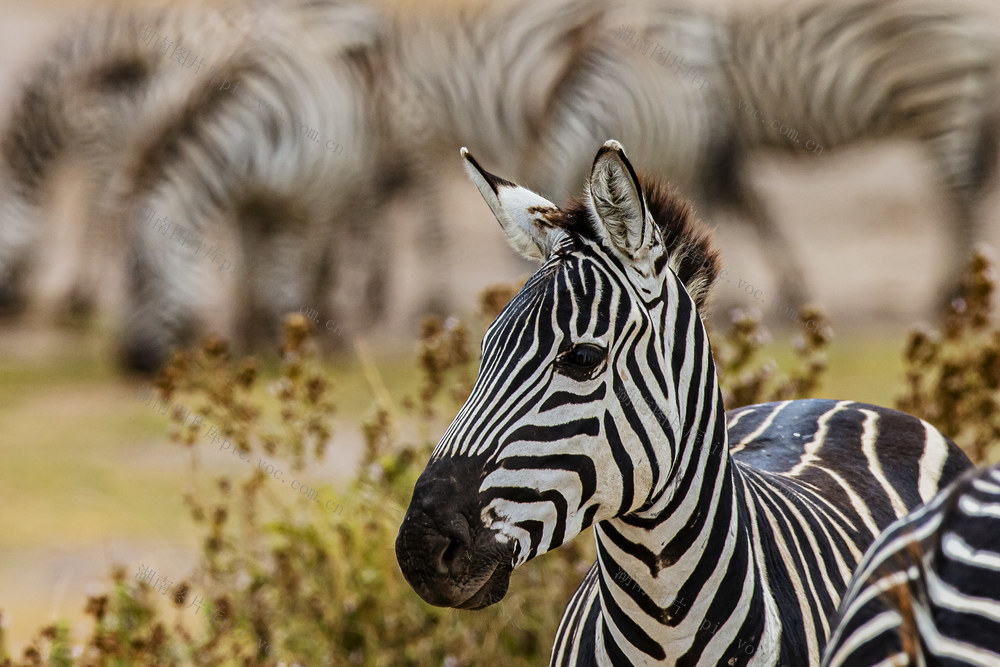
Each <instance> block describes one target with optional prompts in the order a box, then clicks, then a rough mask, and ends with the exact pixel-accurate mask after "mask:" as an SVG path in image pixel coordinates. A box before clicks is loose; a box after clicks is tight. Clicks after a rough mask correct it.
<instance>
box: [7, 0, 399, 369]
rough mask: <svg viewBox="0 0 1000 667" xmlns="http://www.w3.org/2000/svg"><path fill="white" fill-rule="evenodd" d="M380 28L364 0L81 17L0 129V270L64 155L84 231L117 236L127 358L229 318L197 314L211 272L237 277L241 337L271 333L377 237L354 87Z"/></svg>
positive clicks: (317, 297)
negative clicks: (71, 167)
mask: <svg viewBox="0 0 1000 667" xmlns="http://www.w3.org/2000/svg"><path fill="white" fill-rule="evenodd" d="M320 17H321V18H322V20H318V19H319V18H320ZM380 29H381V19H380V18H379V14H378V12H376V10H374V9H372V8H367V7H366V6H364V5H362V4H359V3H351V2H336V1H333V0H331V1H329V2H325V3H322V7H320V6H318V5H317V4H316V3H312V2H305V1H302V2H299V1H298V0H288V1H287V2H285V3H281V4H279V5H271V4H269V3H263V2H260V3H249V4H247V3H240V4H238V5H232V6H224V7H219V8H216V7H211V6H198V5H194V6H185V7H181V8H177V7H153V8H143V9H136V10H131V9H121V8H112V9H107V10H103V11H98V12H96V13H91V14H88V15H86V16H85V17H84V18H83V20H82V21H80V22H78V23H74V24H73V29H72V30H67V31H66V33H65V35H64V37H65V38H66V39H63V40H60V42H59V44H60V45H61V46H60V47H59V48H57V49H56V51H55V53H54V54H53V55H52V56H51V57H50V58H48V59H47V60H46V62H45V63H43V64H42V66H41V67H39V68H36V70H35V71H34V73H33V74H32V75H31V76H30V77H29V79H28V81H27V82H26V84H25V87H24V89H23V91H22V94H21V97H20V100H19V104H18V106H17V108H16V111H15V114H14V117H13V119H12V121H11V123H10V125H9V127H8V129H7V131H6V134H5V136H4V138H3V141H2V146H3V149H4V151H3V156H4V160H3V164H2V165H0V169H2V170H4V171H7V172H9V173H12V174H18V175H19V176H18V177H17V178H12V179H10V181H9V182H10V183H12V184H13V185H14V187H12V188H11V189H10V190H11V191H10V192H6V193H3V195H4V196H2V197H0V206H3V207H4V210H5V211H7V212H11V211H13V212H15V213H16V215H11V214H8V215H5V216H4V217H3V219H2V220H0V275H7V276H11V277H14V276H19V275H23V274H24V273H26V271H25V268H26V266H27V262H26V261H25V258H28V259H30V258H31V255H32V253H31V252H30V251H31V250H32V249H33V248H34V247H37V246H38V245H39V244H40V243H41V240H42V230H43V227H44V226H43V224H42V217H43V216H42V211H41V206H40V202H41V199H42V195H41V193H42V192H43V188H44V187H45V185H46V184H47V181H48V180H49V179H50V178H51V173H52V172H53V170H54V166H55V164H56V163H57V162H58V160H59V159H60V158H64V157H67V156H68V157H70V158H72V159H75V160H77V161H79V162H81V163H82V164H83V165H84V166H85V168H86V172H87V173H88V174H89V179H90V181H91V182H92V188H91V189H92V191H93V193H94V196H93V201H92V207H91V210H90V211H88V213H87V215H86V216H85V220H84V224H85V225H86V226H87V228H88V229H87V232H88V234H89V235H90V236H91V237H99V238H100V239H101V241H102V243H101V244H98V246H101V245H103V246H107V245H113V246H114V247H118V246H124V247H125V252H124V257H123V258H122V259H123V263H124V268H125V279H126V295H125V304H124V307H123V308H122V310H123V311H124V314H123V316H122V318H121V319H122V322H121V324H120V325H119V328H120V329H121V343H120V347H121V359H122V361H123V362H124V365H125V366H126V367H127V368H129V369H133V370H139V371H152V370H155V369H157V368H158V367H159V366H160V365H161V364H162V362H163V361H164V360H165V358H166V356H167V354H168V353H169V350H170V348H171V347H172V346H175V345H179V344H183V343H186V342H189V341H190V340H191V339H192V338H193V336H194V335H195V334H196V333H197V332H198V331H201V330H203V329H205V328H207V327H208V326H215V327H217V328H225V326H226V322H225V320H223V321H222V322H221V323H220V322H219V320H218V318H216V320H215V321H214V322H210V319H209V318H210V315H209V310H210V303H211V299H212V298H213V297H214V298H216V299H217V298H218V297H217V295H216V294H214V293H213V291H212V289H211V286H213V285H219V284H225V283H227V282H228V283H229V284H230V289H231V291H235V292H236V296H235V298H231V299H230V301H235V302H236V304H237V307H236V308H235V310H236V314H235V318H236V322H235V323H234V324H233V325H232V329H234V330H235V333H236V335H237V336H238V337H239V342H240V343H241V346H242V347H248V346H249V345H250V344H251V343H252V342H261V340H262V339H266V338H273V337H276V335H277V331H278V319H279V316H280V315H281V314H282V313H284V312H287V311H290V310H295V309H299V308H300V307H303V306H308V307H309V308H312V309H318V310H322V311H326V310H327V308H326V305H327V304H326V299H327V296H328V295H327V290H326V289H325V287H324V286H325V284H326V282H327V281H328V280H329V279H330V278H331V276H333V275H338V274H340V275H341V276H343V275H344V274H349V273H350V272H349V271H347V269H346V266H347V264H348V262H349V261H350V260H351V259H353V260H361V261H362V262H363V261H364V260H365V258H366V257H369V256H371V255H373V254H377V253H378V250H377V249H378V247H379V245H380V244H378V243H370V242H369V240H370V239H371V238H373V236H374V235H373V233H372V232H370V231H369V230H368V229H367V225H365V224H363V223H362V221H364V220H367V219H368V218H369V216H367V215H365V214H364V213H362V211H364V210H365V206H366V205H369V204H370V202H371V201H372V200H374V199H375V197H374V192H375V191H376V186H375V184H374V183H373V182H372V181H373V179H374V176H373V170H374V168H375V166H374V164H371V162H370V160H368V159H367V155H366V154H365V153H364V152H363V151H364V149H366V148H368V146H367V143H366V142H367V139H368V138H369V136H370V134H371V131H370V128H369V122H368V120H367V119H368V117H369V116H371V115H372V114H371V95H368V94H363V93H361V92H359V89H361V88H365V87H368V86H370V85H371V81H370V78H371V77H370V73H369V72H368V70H369V69H370V66H369V65H368V64H367V63H366V58H367V55H366V50H369V49H371V48H372V46H373V45H374V44H375V43H376V42H377V41H378V40H379V39H380V32H379V31H380ZM181 53H183V54H184V58H183V60H184V61H183V62H182V61H181V60H180V59H179V54H181ZM338 220H344V221H345V222H343V223H341V224H339V225H337V226H333V225H331V224H329V223H330V221H338ZM229 221H233V222H235V223H236V225H235V227H236V229H235V232H236V233H235V234H233V233H232V232H231V231H230V230H231V229H232V227H230V226H227V225H224V224H222V223H225V222H229ZM227 231H230V234H229V236H230V237H233V236H235V237H236V238H235V240H232V239H231V238H230V240H229V243H228V244H227V243H225V240H226V239H225V236H223V235H224V234H225V233H226V232H227ZM213 234H214V236H213ZM219 236H223V238H222V239H221V240H220V239H219ZM375 238H377V237H375ZM109 241H113V242H114V243H110V242H109ZM334 241H336V243H334ZM101 250H103V251H104V252H103V253H102V252H100V251H101ZM90 254H91V255H94V256H95V257H97V256H100V255H102V254H103V255H105V256H106V255H108V254H109V252H108V251H107V248H102V247H98V248H94V249H91V250H90ZM105 263H106V260H105V259H104V257H100V258H99V259H93V258H92V261H91V262H90V263H89V264H88V266H89V268H90V270H92V271H97V272H99V271H100V270H102V269H103V268H104V264H105ZM335 264H336V265H335ZM233 276H238V277H233ZM95 282H96V280H93V279H88V277H87V276H84V277H82V278H80V279H78V280H77V281H76V284H75V286H73V289H75V290H77V291H82V292H84V293H88V292H92V291H93V287H92V286H93V283H95ZM346 282H347V287H346V288H345V290H346V291H348V292H351V293H352V294H354V295H356V294H357V293H358V291H359V290H358V289H357V286H356V285H351V284H350V282H349V281H346ZM81 284H82V285H81ZM11 285H12V289H11V294H10V298H9V300H10V301H14V300H16V298H15V297H16V296H19V293H20V292H22V291H23V288H22V287H21V284H18V283H17V282H15V281H11ZM15 285H16V287H15ZM361 287H362V288H364V287H365V285H362V286H361ZM216 291H218V290H216ZM341 298H342V300H347V298H346V297H341ZM338 319H339V318H338ZM220 325H221V326H220Z"/></svg>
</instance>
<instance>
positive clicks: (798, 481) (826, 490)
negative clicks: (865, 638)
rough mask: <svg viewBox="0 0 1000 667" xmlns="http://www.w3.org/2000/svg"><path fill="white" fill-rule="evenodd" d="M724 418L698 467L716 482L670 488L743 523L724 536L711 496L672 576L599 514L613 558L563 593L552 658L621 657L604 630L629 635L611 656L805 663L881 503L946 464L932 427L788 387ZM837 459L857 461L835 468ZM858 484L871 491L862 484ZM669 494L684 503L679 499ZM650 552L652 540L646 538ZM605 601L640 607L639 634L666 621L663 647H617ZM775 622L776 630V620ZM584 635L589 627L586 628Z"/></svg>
mask: <svg viewBox="0 0 1000 667" xmlns="http://www.w3.org/2000/svg"><path fill="white" fill-rule="evenodd" d="M727 422H728V429H727V430H728V441H729V451H730V453H731V461H728V460H727V462H726V463H727V464H728V468H729V469H728V473H727V471H726V470H725V469H724V468H723V467H720V468H719V469H718V470H717V471H709V470H704V471H703V474H704V475H705V476H707V477H708V478H709V479H714V480H716V481H715V482H714V483H713V484H703V485H702V486H701V488H700V489H697V488H693V489H689V488H688V487H680V488H678V490H677V494H678V495H679V496H680V497H681V498H684V497H685V494H686V493H691V494H696V495H695V497H696V500H693V501H690V502H692V503H693V504H696V505H697V506H698V507H708V508H711V507H712V505H713V503H712V498H713V497H719V496H720V495H721V496H722V498H726V499H731V505H730V507H731V508H738V510H737V511H735V512H733V510H732V509H730V510H729V512H732V513H733V514H735V515H737V516H739V515H745V516H746V517H747V518H748V519H749V521H748V523H747V524H746V525H742V526H740V527H739V530H740V532H739V533H738V534H737V535H736V536H732V537H729V536H725V537H724V536H722V535H721V534H725V533H727V532H728V531H730V530H732V524H733V523H734V522H735V521H734V518H733V516H732V515H731V514H730V515H727V514H726V513H720V512H719V511H718V510H716V511H715V512H713V511H712V510H711V509H710V510H708V512H707V514H706V516H705V517H704V518H701V517H697V518H695V519H694V520H695V521H697V522H698V524H699V526H702V525H704V524H711V523H715V522H717V524H716V525H715V527H714V530H712V531H711V532H710V531H709V529H708V527H701V528H700V530H697V531H695V532H696V533H697V538H696V539H697V541H698V542H704V543H706V544H708V545H711V544H713V543H714V544H715V545H717V548H716V549H714V550H713V549H709V548H706V549H705V550H704V551H702V552H700V553H698V554H697V563H696V564H695V566H694V567H693V568H692V569H691V571H690V572H689V573H685V574H686V578H685V577H681V582H678V581H677V579H675V578H674V577H671V576H668V575H667V574H666V572H664V573H663V574H661V575H660V576H659V577H653V576H651V575H650V574H649V570H648V564H647V563H645V562H632V560H631V559H628V558H627V557H623V556H624V553H623V552H621V551H619V550H618V549H616V545H615V544H614V542H615V540H614V539H610V540H609V537H608V535H607V534H606V532H605V530H603V529H602V526H601V525H600V524H598V525H597V526H596V527H595V536H596V539H597V541H598V552H599V553H600V554H607V555H608V556H609V557H610V558H609V559H608V562H609V563H613V565H612V566H606V567H605V568H604V571H603V572H602V571H601V570H600V566H599V565H598V564H595V565H594V566H593V568H592V570H591V573H589V574H588V576H587V577H586V578H585V579H584V582H583V583H582V584H581V586H580V588H579V589H578V590H577V592H576V594H575V595H574V597H573V599H572V600H571V601H570V603H569V604H568V605H567V613H566V615H565V616H564V618H563V621H562V623H561V625H560V629H559V632H558V634H557V638H556V644H555V647H554V649H553V654H552V664H560V665H572V664H593V663H595V662H597V663H599V662H600V657H601V656H602V655H603V654H605V653H607V654H608V655H610V656H611V657H612V663H613V664H623V663H619V662H617V661H616V660H615V657H616V654H615V652H614V649H613V648H612V649H611V650H610V651H609V650H608V649H609V643H607V642H605V643H604V644H603V646H602V641H601V640H602V639H604V637H605V636H606V635H608V634H611V635H612V637H613V641H612V642H611V643H610V644H611V646H615V645H617V646H618V648H619V649H621V648H623V646H622V645H623V644H624V647H625V648H626V651H622V652H621V653H620V654H617V657H618V658H619V659H628V660H631V661H632V662H633V664H638V663H641V662H645V661H650V660H657V661H665V660H666V661H669V662H676V663H678V664H684V663H685V662H687V661H690V662H692V663H694V662H697V663H699V664H706V665H709V664H719V665H725V664H730V663H729V661H730V660H731V659H734V660H735V661H734V662H733V663H731V664H747V662H748V661H749V660H751V659H754V658H756V659H757V660H759V661H762V663H761V664H774V665H805V664H816V663H818V662H819V657H820V652H821V650H822V647H823V644H824V642H825V638H826V637H828V636H829V635H830V631H831V627H832V620H831V619H832V618H833V616H834V612H835V611H836V608H837V604H838V602H839V600H840V596H841V594H842V592H843V591H844V590H845V588H846V587H847V583H848V581H849V580H850V578H851V575H852V574H853V571H854V567H855V566H856V564H857V562H858V560H859V559H860V557H861V555H862V552H863V549H864V546H865V545H866V544H868V543H870V542H871V541H872V539H873V538H874V537H875V536H876V535H877V534H878V533H879V531H880V530H881V528H882V527H884V526H883V525H882V522H884V521H885V519H882V520H881V521H880V520H879V517H895V516H899V515H900V514H901V513H905V512H906V511H907V510H908V509H909V508H912V507H916V506H918V505H920V504H921V503H923V502H925V501H926V500H927V499H928V498H929V497H930V496H929V495H928V496H926V497H925V496H924V495H921V490H922V491H923V493H924V494H933V490H934V489H936V488H937V487H938V484H939V483H940V481H941V480H942V479H950V478H952V477H954V475H955V472H956V468H955V467H950V468H949V469H948V470H944V469H943V466H944V465H945V464H946V461H947V459H946V458H945V457H943V456H937V455H935V452H936V453H938V454H940V453H943V451H945V450H944V449H943V448H942V447H940V446H938V443H939V442H942V441H941V440H940V439H941V436H940V434H939V433H938V432H937V431H936V430H934V429H933V428H932V427H931V426H929V425H928V424H926V423H925V422H922V421H920V420H917V419H914V418H913V417H909V416H908V415H904V414H901V413H898V412H896V411H893V410H888V409H885V408H880V407H877V406H873V405H866V404H859V403H852V402H850V401H832V400H800V401H786V402H782V403H772V404H766V405H755V406H749V407H746V408H739V409H736V410H731V411H729V412H728V413H727ZM935 441H937V442H935ZM907 449H909V450H910V451H909V452H907V451H906V450H907ZM927 454H930V456H927ZM909 457H912V458H910V460H911V461H912V462H913V469H911V470H905V471H901V470H893V469H892V468H888V466H887V465H886V464H887V463H889V462H891V460H892V459H894V458H902V459H907V458H909ZM880 459H885V460H884V461H882V460H880ZM845 461H865V462H866V463H867V465H866V466H864V467H860V466H855V467H853V468H851V467H847V468H846V469H845V467H844V465H843V463H844V462H845ZM893 464H894V465H895V466H898V463H895V462H893ZM887 468H888V473H887V472H886V469H887ZM900 473H902V474H900ZM914 479H916V480H917V484H916V485H914V484H913V483H912V482H913V480H914ZM720 480H724V481H720ZM864 489H877V490H878V491H879V492H880V494H879V495H867V494H865V495H862V493H863V490H864ZM720 504H721V503H720ZM675 507H676V509H683V508H682V506H681V504H680V500H679V499H678V500H675ZM669 509H673V510H674V511H676V509H674V508H669ZM671 513H672V512H671ZM681 514H682V516H683V517H691V514H692V513H691V512H690V511H688V512H683V511H682V512H681ZM673 521H677V519H673ZM616 528H617V527H616ZM616 532H621V533H622V534H624V535H629V536H631V535H633V534H635V531H629V532H628V533H625V532H624V531H622V530H621V529H619V530H618V531H616ZM639 534H641V533H639ZM612 535H613V533H612ZM691 537H694V536H693V535H692V536H691ZM727 537H728V539H727ZM693 541H695V540H693V539H690V538H688V539H685V536H684V531H681V532H678V533H671V534H669V535H667V536H663V535H655V534H654V535H651V536H649V537H645V538H644V539H643V542H644V543H645V544H646V545H647V546H651V545H655V544H660V543H664V542H665V543H666V544H667V547H665V548H664V549H663V551H664V552H666V551H668V550H669V548H670V544H671V542H676V543H680V544H684V543H685V542H688V543H690V542H693ZM762 545H773V546H774V547H776V548H772V549H768V548H762ZM630 549H631V547H630ZM649 553H650V554H654V553H656V549H655V548H649ZM727 561H728V562H727ZM615 568H620V569H619V571H620V572H632V573H635V572H641V573H642V574H641V575H636V579H634V580H633V581H634V582H635V585H634V586H632V587H629V586H623V585H621V584H620V583H619V581H621V580H622V578H621V577H616V576H615ZM671 569H672V568H671ZM609 574H610V575H611V576H608V575H609ZM631 576H632V575H630V577H631ZM661 579H662V583H661ZM640 582H641V583H640ZM663 583H666V584H667V585H666V586H663V585H662V584H663ZM687 590H694V591H695V592H696V595H697V597H692V596H689V595H687V594H686V593H685V592H686V591H687ZM790 593H791V595H790ZM602 596H603V599H602ZM671 596H672V597H671ZM781 601H785V603H786V604H784V605H782V604H780V602H781ZM776 603H777V604H776ZM609 606H613V607H617V608H618V610H620V613H622V614H625V615H626V616H628V617H629V618H630V619H633V620H634V619H636V618H639V619H642V618H643V616H644V615H649V616H651V617H652V618H651V619H650V621H651V622H647V623H648V624H640V627H642V631H643V632H644V633H645V634H646V635H647V636H648V637H650V638H652V637H655V636H657V634H661V633H662V630H661V631H660V632H657V624H659V623H663V624H665V625H667V626H669V627H670V628H671V629H672V630H673V632H672V633H671V635H672V636H671V637H670V639H669V640H667V641H663V640H660V642H659V643H660V645H661V646H663V647H664V650H663V652H656V653H654V654H652V655H650V654H646V655H643V654H640V653H634V652H630V651H627V649H628V648H630V647H628V642H622V641H621V640H620V639H619V637H621V636H622V635H626V634H627V633H626V632H625V628H623V627H622V625H621V624H616V623H614V621H613V619H614V617H615V616H616V612H613V611H612V612H609V611H608V610H607V607H609ZM657 607H659V608H660V609H661V610H665V611H666V612H668V613H667V614H666V615H665V616H666V618H665V619H662V620H661V619H657V618H655V615H653V614H650V609H656V608H657ZM661 613H662V612H661ZM644 620H645V619H644ZM616 626H617V627H616ZM726 626H730V627H729V631H728V632H727V631H726ZM769 626H770V627H769ZM775 626H778V627H780V628H781V630H782V631H781V632H780V633H778V632H775V631H774V628H775ZM768 630H771V632H770V633H768ZM632 636H633V638H634V637H635V636H636V635H632ZM591 637H598V638H600V639H598V640H596V641H593V642H588V641H587V638H591ZM803 640H804V641H803ZM647 646H649V647H650V648H652V645H651V644H647ZM668 647H669V648H668ZM588 649H589V652H588Z"/></svg>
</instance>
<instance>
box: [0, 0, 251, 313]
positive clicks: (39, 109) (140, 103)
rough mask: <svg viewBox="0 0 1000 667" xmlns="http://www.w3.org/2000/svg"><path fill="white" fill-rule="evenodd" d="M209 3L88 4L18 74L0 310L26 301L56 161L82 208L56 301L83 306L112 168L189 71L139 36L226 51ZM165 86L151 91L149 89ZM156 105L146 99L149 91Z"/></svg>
mask: <svg viewBox="0 0 1000 667" xmlns="http://www.w3.org/2000/svg"><path fill="white" fill-rule="evenodd" d="M227 18H231V17H226V16H224V15H223V14H221V13H219V12H216V11H202V12H193V11H190V10H188V9H186V8H185V9H181V8H159V9H155V10H154V9H124V8H121V7H116V8H106V9H102V10H94V11H92V12H89V13H87V14H85V15H84V16H82V17H77V18H75V19H74V20H72V21H70V23H69V25H68V26H67V27H66V28H65V29H64V30H62V31H60V34H59V35H58V37H57V38H56V39H55V40H53V49H52V52H51V54H50V55H48V56H47V57H46V58H44V60H43V61H42V62H41V63H39V64H38V65H37V66H36V67H34V68H33V69H32V70H31V71H30V72H29V73H28V75H27V76H26V78H25V80H24V82H23V84H22V87H21V90H20V92H19V95H18V97H17V98H16V100H15V103H14V106H13V108H12V109H11V111H10V114H9V117H8V118H7V124H6V127H5V129H4V132H3V134H2V136H0V158H2V159H0V308H4V309H9V308H14V307H17V306H23V305H25V302H26V301H27V300H28V294H27V290H28V279H29V274H31V273H32V272H33V271H35V270H37V268H38V267H36V266H33V263H35V262H37V261H38V260H39V255H40V252H39V251H40V245H41V244H42V243H43V237H44V236H49V238H50V240H51V235H52V231H53V230H52V229H51V227H50V226H49V216H50V215H51V209H50V208H49V204H50V203H51V200H52V195H53V194H54V193H53V192H52V191H51V189H52V187H53V186H54V182H55V180H56V179H57V177H58V172H59V170H60V169H61V168H64V167H66V166H67V165H72V166H76V167H77V168H76V169H75V171H74V174H73V175H74V176H76V177H77V178H80V179H83V180H84V181H85V186H86V190H87V196H86V199H87V203H86V205H87V209H88V210H87V211H86V213H85V215H84V216H83V217H84V220H83V224H82V225H81V226H83V227H84V230H82V233H81V234H80V241H81V243H80V247H79V250H80V254H81V256H78V257H75V258H74V260H75V263H76V265H77V266H76V267H75V271H74V273H75V275H73V276H71V278H70V280H68V281H67V282H66V284H64V285H62V286H61V288H62V289H63V290H64V293H63V294H61V295H57V296H56V297H55V299H56V300H57V301H62V302H71V303H75V304H76V307H79V308H83V309H86V308H88V307H89V305H90V302H91V301H92V300H93V298H94V292H95V290H96V281H97V276H96V275H95V265H96V264H99V261H95V256H97V255H99V254H101V252H103V251H105V250H107V247H108V246H109V245H117V242H119V241H120V238H119V237H120V232H121V230H120V229H113V226H112V225H110V224H108V218H109V217H111V215H112V211H113V210H114V202H115V199H114V197H113V196H112V191H113V189H114V186H113V185H112V181H113V175H114V174H115V173H116V171H117V170H118V169H119V168H120V166H121V164H120V163H121V156H122V155H123V153H124V151H125V149H126V147H127V146H128V144H129V141H130V140H131V139H132V138H133V137H134V136H135V135H136V133H138V132H139V131H140V130H139V126H141V125H142V124H143V123H144V122H146V121H147V119H149V118H150V117H151V116H152V117H155V116H157V115H158V114H169V113H171V112H173V111H174V109H175V108H176V105H171V104H170V103H171V102H172V101H173V99H176V98H178V97H180V98H183V95H184V93H183V92H182V90H179V89H182V88H185V87H186V88H191V87H193V86H196V85H198V80H197V75H196V72H197V70H191V69H185V68H184V67H183V66H180V65H178V64H176V63H172V62H171V61H170V60H169V59H168V58H167V57H165V56H164V55H163V54H161V53H160V52H159V50H160V49H161V48H165V45H161V44H159V43H154V42H152V41H151V40H149V39H148V37H147V36H151V35H153V34H180V33H183V34H185V35H187V36H188V39H189V40H190V41H191V42H194V43H198V44H202V45H203V54H204V57H207V58H210V59H212V60H222V59H224V58H227V57H229V55H230V50H231V46H232V43H231V41H226V40H225V39H220V37H219V35H222V36H225V35H229V34H231V32H232V31H231V29H232V27H233V26H232V22H231V21H229V20H227ZM151 88H155V89H156V91H163V92H164V93H166V94H159V95H157V94H155V92H154V91H151ZM153 98H157V99H155V103H154V99H153Z"/></svg>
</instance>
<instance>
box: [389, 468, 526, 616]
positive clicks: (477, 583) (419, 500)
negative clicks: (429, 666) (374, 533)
mask: <svg viewBox="0 0 1000 667" xmlns="http://www.w3.org/2000/svg"><path fill="white" fill-rule="evenodd" d="M465 468H468V472H466V471H464V470H463V469H465ZM478 486H479V483H478V475H476V474H474V473H473V471H472V470H471V466H464V465H456V464H455V463H454V462H453V461H451V460H448V459H443V460H440V461H437V462H434V463H433V464H431V465H429V466H428V467H427V469H426V470H425V471H424V473H423V474H422V475H421V476H420V479H419V480H417V484H416V487H415V488H414V491H413V499H412V500H411V501H410V507H409V508H408V509H407V512H406V516H405V517H404V519H403V523H402V525H401V526H400V528H399V535H398V536H397V538H396V560H397V561H398V563H399V568H400V570H401V571H402V573H403V576H404V577H405V578H406V581H407V583H409V584H410V586H412V587H413V590H415V591H416V592H417V594H418V595H420V597H421V598H423V599H424V601H425V602H428V603H429V604H433V605H436V606H439V607H457V608H460V609H481V608H483V607H487V606H489V605H491V604H493V603H495V602H498V601H499V600H501V599H502V598H503V596H504V595H506V593H507V585H508V582H509V579H510V573H511V571H512V569H513V567H512V562H513V554H514V545H513V543H511V542H509V541H507V540H503V541H501V540H499V539H498V535H497V533H496V531H494V530H493V529H492V528H488V527H486V526H484V525H483V522H482V520H481V519H480V518H479V517H480V498H479V494H478Z"/></svg>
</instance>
